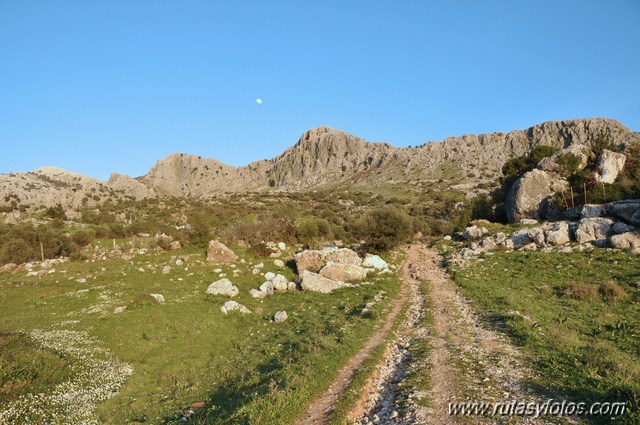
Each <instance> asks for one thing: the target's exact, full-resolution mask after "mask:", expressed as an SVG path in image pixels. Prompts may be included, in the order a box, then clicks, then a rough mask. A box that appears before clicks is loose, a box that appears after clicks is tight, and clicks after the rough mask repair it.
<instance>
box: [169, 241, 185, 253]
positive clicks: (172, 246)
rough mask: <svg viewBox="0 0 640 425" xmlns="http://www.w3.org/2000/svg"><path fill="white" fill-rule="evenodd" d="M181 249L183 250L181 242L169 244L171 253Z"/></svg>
mask: <svg viewBox="0 0 640 425" xmlns="http://www.w3.org/2000/svg"><path fill="white" fill-rule="evenodd" d="M180 248H182V244H181V243H180V241H173V242H171V243H170V244H169V249H170V250H171V251H176V250H178V249H180Z"/></svg>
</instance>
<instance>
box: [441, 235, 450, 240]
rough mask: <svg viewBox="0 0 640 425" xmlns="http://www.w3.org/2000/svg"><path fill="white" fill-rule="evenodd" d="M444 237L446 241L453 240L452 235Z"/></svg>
mask: <svg viewBox="0 0 640 425" xmlns="http://www.w3.org/2000/svg"><path fill="white" fill-rule="evenodd" d="M442 239H444V240H445V241H450V240H451V235H444V238H442Z"/></svg>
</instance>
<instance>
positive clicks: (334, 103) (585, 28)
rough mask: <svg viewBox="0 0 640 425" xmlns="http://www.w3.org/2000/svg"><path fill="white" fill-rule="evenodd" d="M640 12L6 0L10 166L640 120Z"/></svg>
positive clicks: (4, 157)
mask: <svg viewBox="0 0 640 425" xmlns="http://www.w3.org/2000/svg"><path fill="white" fill-rule="evenodd" d="M639 22H640V2H639V1H637V0H628V1H624V0H617V1H590V0H579V1H564V0H561V1H558V0H555V1H528V2H525V1H512V0H511V1H478V0H473V1H472V0H452V1H427V0H422V1H409V0H402V1H375V0H368V1H348V0H342V1H331V0H330V1H325V0H323V1H318V2H307V1H277V0H276V1H268V2H267V1H214V0H209V1H196V0H171V1H169V0H149V1H145V0H125V1H120V0H109V1H100V2H98V1H85V0H82V1H66V0H56V1H48V0H47V1H44V0H43V1H32V0H0V146H2V154H1V155H0V173H4V172H11V171H28V170H32V169H35V168H38V167H40V166H44V165H54V166H59V167H63V168H66V169H69V170H72V171H76V172H79V173H82V174H86V175H91V176H94V177H98V178H101V179H107V178H108V176H109V174H110V173H111V172H113V171H115V172H120V173H127V174H130V175H133V176H139V175H142V174H145V173H146V171H147V170H148V169H149V168H150V167H151V166H152V165H153V164H154V163H155V161H157V160H158V159H160V158H162V157H164V156H166V155H168V154H170V153H172V152H184V153H193V154H198V155H202V156H207V157H213V158H216V159H219V160H221V161H222V162H224V163H227V164H231V165H236V166H238V165H244V164H247V163H249V162H251V161H254V160H257V159H263V158H271V157H273V156H275V155H277V154H279V153H281V152H282V151H283V150H284V149H286V148H287V147H289V146H291V145H293V144H294V143H295V142H296V141H297V139H298V137H299V136H300V134H301V133H302V132H303V131H305V130H307V129H309V128H312V127H317V126H320V125H329V126H332V127H335V128H339V129H342V130H345V131H347V132H350V133H353V134H356V135H358V136H360V137H363V138H365V139H366V140H370V141H388V142H390V143H392V144H394V145H396V146H407V145H418V144H421V143H424V142H425V141H430V140H441V139H443V138H445V137H447V136H453V135H461V134H465V133H482V132H493V131H509V130H513V129H522V128H527V127H529V126H531V125H534V124H537V123H540V122H543V121H548V120H562V119H570V118H580V117H592V116H604V117H611V118H615V119H618V120H620V121H621V122H623V123H624V124H625V125H627V126H628V127H629V128H631V129H632V130H635V131H640V54H638V52H639V51H640V50H639V49H640V25H639V24H638V23H639ZM257 98H262V99H263V100H264V102H263V103H262V105H258V104H257V103H256V99H257Z"/></svg>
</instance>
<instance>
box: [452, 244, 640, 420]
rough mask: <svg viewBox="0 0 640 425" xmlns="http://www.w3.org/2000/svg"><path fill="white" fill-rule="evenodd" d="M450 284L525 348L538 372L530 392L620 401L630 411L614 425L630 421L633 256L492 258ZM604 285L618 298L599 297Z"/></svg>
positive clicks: (638, 388)
mask: <svg viewBox="0 0 640 425" xmlns="http://www.w3.org/2000/svg"><path fill="white" fill-rule="evenodd" d="M454 279H455V282H456V283H457V284H458V285H460V286H461V287H462V288H463V290H464V292H465V294H466V295H467V297H468V298H469V299H471V300H473V302H474V304H475V307H476V308H477V309H478V310H479V311H480V312H482V313H483V314H484V318H485V319H486V321H487V322H489V323H490V324H492V325H494V326H496V327H497V328H498V329H500V330H504V331H506V332H507V333H508V334H509V336H510V337H511V338H512V339H513V340H514V341H515V342H516V343H517V344H518V345H521V346H523V347H524V348H525V353H526V354H527V355H528V356H529V359H530V361H531V365H532V366H533V367H534V368H535V371H536V372H538V374H539V379H537V380H536V381H535V382H530V383H529V384H530V385H531V387H533V388H534V389H535V388H537V389H539V390H540V391H541V392H543V393H546V394H549V392H550V393H551V394H554V395H555V396H556V397H557V398H569V399H572V400H575V401H586V402H596V401H600V402H602V401H625V402H627V406H628V409H629V410H630V412H631V413H630V414H628V415H626V416H625V417H622V418H618V421H617V422H618V423H638V421H639V420H640V414H639V413H638V408H639V405H640V384H639V382H640V304H639V301H640V256H637V255H633V254H628V253H623V252H611V251H593V252H591V253H578V252H576V253H571V254H550V253H546V254H544V253H535V252H528V253H501V252H497V253H495V254H494V255H493V256H491V257H487V258H486V259H485V261H482V262H476V263H473V264H472V265H469V266H468V267H466V268H463V269H460V270H457V271H456V272H454ZM609 281H614V282H615V283H616V284H617V286H619V287H620V288H622V290H623V291H624V296H623V298H622V299H620V300H618V301H615V302H614V301H607V300H606V297H603V295H602V291H603V290H604V289H602V288H604V287H603V286H602V285H603V284H605V283H606V282H609ZM568 288H569V289H568ZM585 288H586V289H585ZM576 290H577V291H578V292H579V293H580V294H584V293H586V294H587V295H588V296H582V295H578V296H574V295H572V294H573V293H574V292H575V291H576ZM593 294H595V296H593ZM575 298H578V299H575ZM591 419H593V420H595V421H596V422H597V420H596V419H594V418H591ZM602 420H603V421H604V422H609V418H606V419H602Z"/></svg>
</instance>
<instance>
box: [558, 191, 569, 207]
mask: <svg viewBox="0 0 640 425" xmlns="http://www.w3.org/2000/svg"><path fill="white" fill-rule="evenodd" d="M560 193H562V199H563V200H564V206H565V207H567V208H569V204H568V203H567V198H565V197H564V190H563V191H562V192H560Z"/></svg>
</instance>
